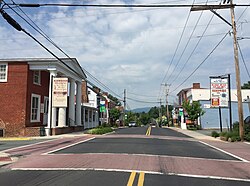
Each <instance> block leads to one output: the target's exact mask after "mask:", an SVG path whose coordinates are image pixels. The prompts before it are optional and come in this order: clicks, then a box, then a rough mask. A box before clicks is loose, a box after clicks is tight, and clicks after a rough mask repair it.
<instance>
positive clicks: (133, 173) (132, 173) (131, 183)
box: [127, 172, 136, 186]
mask: <svg viewBox="0 0 250 186" xmlns="http://www.w3.org/2000/svg"><path fill="white" fill-rule="evenodd" d="M135 175H136V172H131V174H130V176H129V180H128V184H127V186H133V183H134V180H135Z"/></svg>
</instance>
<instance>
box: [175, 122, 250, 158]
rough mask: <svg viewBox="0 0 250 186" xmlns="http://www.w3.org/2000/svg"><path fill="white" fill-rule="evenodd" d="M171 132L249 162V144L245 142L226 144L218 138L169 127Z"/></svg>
mask: <svg viewBox="0 0 250 186" xmlns="http://www.w3.org/2000/svg"><path fill="white" fill-rule="evenodd" d="M171 129H172V130H175V131H177V132H181V133H183V134H185V135H188V136H190V137H193V138H195V139H197V140H199V141H201V142H202V143H203V144H206V145H208V146H210V147H212V148H214V149H216V150H219V151H222V152H224V153H227V154H229V155H231V156H234V157H236V158H239V159H241V160H242V161H245V162H250V143H246V142H227V141H222V140H220V139H219V138H214V137H212V136H208V135H205V134H202V133H199V132H197V131H192V130H184V129H181V128H176V127H171Z"/></svg>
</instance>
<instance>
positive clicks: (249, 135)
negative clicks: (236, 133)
mask: <svg viewBox="0 0 250 186" xmlns="http://www.w3.org/2000/svg"><path fill="white" fill-rule="evenodd" d="M244 139H245V140H246V141H250V133H248V134H246V135H245V136H244Z"/></svg>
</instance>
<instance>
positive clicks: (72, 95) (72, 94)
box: [69, 79, 75, 126]
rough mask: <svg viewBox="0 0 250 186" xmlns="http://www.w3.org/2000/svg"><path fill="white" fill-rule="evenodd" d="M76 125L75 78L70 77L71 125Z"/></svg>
mask: <svg viewBox="0 0 250 186" xmlns="http://www.w3.org/2000/svg"><path fill="white" fill-rule="evenodd" d="M74 125H75V80H74V79H70V91H69V126H74Z"/></svg>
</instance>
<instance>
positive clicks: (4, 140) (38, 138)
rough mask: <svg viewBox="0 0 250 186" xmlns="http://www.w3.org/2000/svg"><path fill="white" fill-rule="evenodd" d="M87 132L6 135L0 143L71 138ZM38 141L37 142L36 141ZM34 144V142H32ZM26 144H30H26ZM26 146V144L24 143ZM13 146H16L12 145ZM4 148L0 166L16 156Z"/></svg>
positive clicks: (14, 159)
mask: <svg viewBox="0 0 250 186" xmlns="http://www.w3.org/2000/svg"><path fill="white" fill-rule="evenodd" d="M87 135H88V134H85V133H84V131H80V132H73V133H67V134H60V135H53V136H36V137H6V138H0V143H1V142H2V143H3V142H7V141H13V142H14V141H29V140H31V141H32V140H44V141H46V140H50V139H51V140H53V139H61V138H73V137H81V136H82V137H83V136H87ZM37 143H39V142H37ZM34 144H35V143H34ZM28 145H32V143H31V144H28ZM24 146H26V145H24ZM13 148H18V146H17V147H13ZM5 151H6V150H2V151H0V167H1V166H3V165H6V164H9V163H12V162H13V161H16V160H17V158H16V157H10V154H8V153H5Z"/></svg>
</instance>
